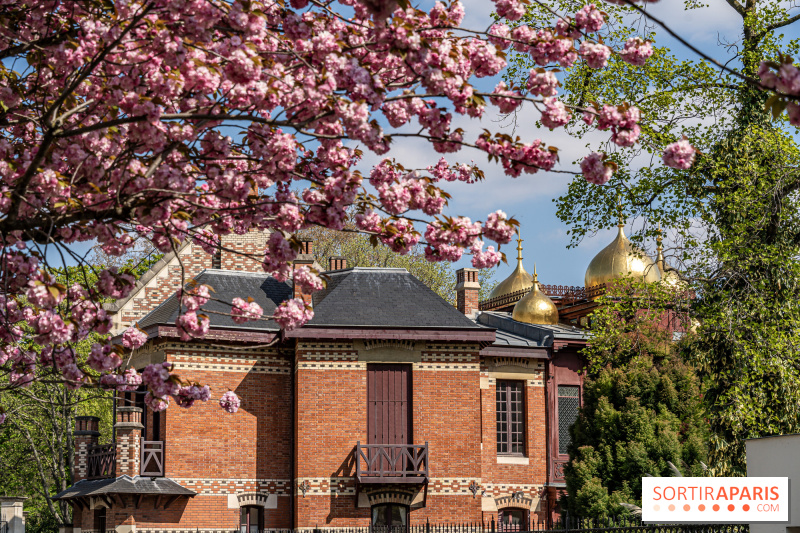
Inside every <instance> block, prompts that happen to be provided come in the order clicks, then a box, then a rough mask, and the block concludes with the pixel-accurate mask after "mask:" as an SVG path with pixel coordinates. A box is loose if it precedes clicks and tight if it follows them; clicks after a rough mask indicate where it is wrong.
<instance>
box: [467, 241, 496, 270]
mask: <svg viewBox="0 0 800 533" xmlns="http://www.w3.org/2000/svg"><path fill="white" fill-rule="evenodd" d="M502 260H503V254H501V253H500V252H496V251H495V249H494V246H489V247H487V248H486V251H485V252H484V251H483V243H482V242H481V243H480V247H478V248H477V249H473V252H472V266H473V267H475V268H493V267H496V266H497V265H498V264H500V261H502Z"/></svg>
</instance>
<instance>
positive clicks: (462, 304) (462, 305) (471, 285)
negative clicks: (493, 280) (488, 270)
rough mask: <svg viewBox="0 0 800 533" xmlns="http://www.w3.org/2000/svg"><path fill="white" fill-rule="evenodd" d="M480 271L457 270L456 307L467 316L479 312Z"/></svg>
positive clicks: (474, 269)
mask: <svg viewBox="0 0 800 533" xmlns="http://www.w3.org/2000/svg"><path fill="white" fill-rule="evenodd" d="M480 290H481V284H480V283H479V282H478V269H476V268H461V269H458V270H456V307H457V308H458V310H459V311H461V312H462V313H464V314H465V315H467V316H470V315H472V314H473V313H474V312H475V311H477V310H478V293H479V292H480Z"/></svg>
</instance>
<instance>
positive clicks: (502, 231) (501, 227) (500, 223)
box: [483, 210, 515, 244]
mask: <svg viewBox="0 0 800 533" xmlns="http://www.w3.org/2000/svg"><path fill="white" fill-rule="evenodd" d="M514 231H515V229H514V226H513V225H512V224H509V223H508V215H506V214H505V213H504V212H503V211H500V210H497V211H495V212H494V213H491V214H489V216H488V217H486V222H485V223H484V225H483V235H484V236H485V237H486V238H487V239H491V240H493V241H495V242H496V243H498V244H507V243H509V242H511V237H513V236H514Z"/></svg>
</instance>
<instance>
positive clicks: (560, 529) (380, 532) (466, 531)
mask: <svg viewBox="0 0 800 533" xmlns="http://www.w3.org/2000/svg"><path fill="white" fill-rule="evenodd" d="M222 531H224V532H226V533H243V530H242V529H241V528H233V529H230V530H225V529H223V530H222ZM507 531H513V532H518V533H564V532H566V531H569V532H570V533H749V531H750V527H749V524H643V523H642V522H641V521H640V520H638V519H636V518H623V519H609V520H590V519H576V520H573V519H570V520H567V521H559V522H556V523H554V524H551V525H550V526H549V527H547V526H546V523H545V522H544V521H540V522H535V523H530V522H529V523H523V524H515V525H514V526H508V525H502V524H498V523H496V522H495V521H494V520H493V519H492V520H490V521H489V522H483V523H481V522H474V523H466V522H465V523H463V524H430V523H427V522H426V523H420V524H414V525H411V526H364V527H351V528H338V527H337V528H336V533H505V532H507ZM325 532H326V530H325V529H313V530H312V531H310V533H325ZM247 533H293V531H292V530H291V529H277V528H275V529H260V530H257V531H256V530H255V529H253V530H250V531H248V532H247Z"/></svg>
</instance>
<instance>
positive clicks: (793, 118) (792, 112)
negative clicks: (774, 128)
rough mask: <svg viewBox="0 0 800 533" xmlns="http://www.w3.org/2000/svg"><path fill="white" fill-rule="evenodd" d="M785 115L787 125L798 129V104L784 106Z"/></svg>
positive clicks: (792, 103)
mask: <svg viewBox="0 0 800 533" xmlns="http://www.w3.org/2000/svg"><path fill="white" fill-rule="evenodd" d="M786 113H787V114H788V115H789V124H791V125H792V126H796V127H800V104H796V103H794V102H789V104H787V106H786Z"/></svg>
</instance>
